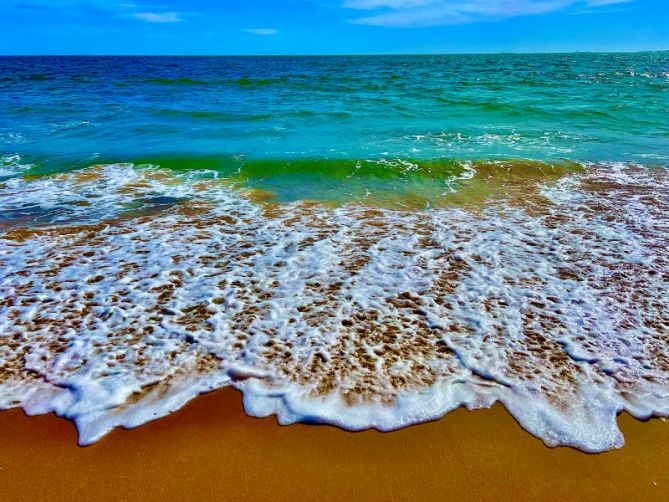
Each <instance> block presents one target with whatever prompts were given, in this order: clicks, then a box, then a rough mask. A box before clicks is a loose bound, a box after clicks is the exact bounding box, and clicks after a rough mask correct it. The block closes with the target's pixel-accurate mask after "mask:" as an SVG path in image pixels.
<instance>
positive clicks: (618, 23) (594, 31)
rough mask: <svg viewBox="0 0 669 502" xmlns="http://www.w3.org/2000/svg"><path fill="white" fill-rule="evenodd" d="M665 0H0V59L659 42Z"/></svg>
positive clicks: (667, 16)
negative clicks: (8, 56) (5, 56)
mask: <svg viewBox="0 0 669 502" xmlns="http://www.w3.org/2000/svg"><path fill="white" fill-rule="evenodd" d="M668 26H669V1H668V0H235V1H232V0H201V1H196V0H147V1H142V0H128V1H124V0H119V1H114V0H111V1H105V0H0V33H1V34H2V36H1V37H0V54H356V53H363V54H367V53H465V52H516V51H517V52H561V51H576V50H593V51H601V50H658V49H659V50H667V49H669V29H667V27H668Z"/></svg>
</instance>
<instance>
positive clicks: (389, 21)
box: [342, 0, 634, 27]
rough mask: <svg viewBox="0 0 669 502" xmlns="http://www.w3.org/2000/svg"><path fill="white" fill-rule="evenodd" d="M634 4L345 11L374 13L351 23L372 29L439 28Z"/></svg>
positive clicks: (357, 3)
mask: <svg viewBox="0 0 669 502" xmlns="http://www.w3.org/2000/svg"><path fill="white" fill-rule="evenodd" d="M632 1H634V0H345V1H344V3H343V5H342V6H343V7H344V8H346V9H354V10H360V11H371V12H372V14H371V15H367V16H362V17H357V18H354V19H352V20H351V22H353V23H355V24H365V25H371V26H395V27H417V26H440V25H453V24H465V23H474V22H479V21H492V20H500V19H507V18H513V17H520V16H537V15H541V14H547V13H550V12H558V11H561V10H565V9H568V8H570V7H580V8H591V9H596V8H598V7H604V6H607V5H615V4H622V3H628V2H632Z"/></svg>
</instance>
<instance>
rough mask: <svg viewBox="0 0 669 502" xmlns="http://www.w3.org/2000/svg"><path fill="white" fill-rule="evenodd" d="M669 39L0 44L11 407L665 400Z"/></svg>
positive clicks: (563, 441) (3, 379)
mask: <svg viewBox="0 0 669 502" xmlns="http://www.w3.org/2000/svg"><path fill="white" fill-rule="evenodd" d="M668 67H669V65H668V58H667V55H666V54H662V53H657V54H637V55H631V54H624V55H619V54H608V55H604V54H598V55H589V54H583V55H553V56H539V55H533V56H530V55H528V56H466V57H465V56H444V57H432V56H430V57H387V58H386V57H378V58H358V57H355V58H181V59H172V58H167V59H161V58H141V59H126V58H99V59H94V58H65V59H63V58H60V59H58V58H16V59H7V58H5V59H0V69H1V70H2V73H0V89H1V90H2V91H3V92H2V93H1V94H0V104H1V105H3V106H2V109H3V116H2V121H0V151H3V152H4V153H3V155H2V163H0V298H2V299H3V303H2V304H1V305H0V326H1V327H2V329H1V330H0V333H1V334H0V337H2V340H3V341H2V344H0V406H2V407H5V408H8V407H15V406H22V407H23V408H24V409H26V410H27V411H28V412H30V413H45V412H48V411H56V412H57V413H58V414H60V415H63V416H66V417H69V418H72V419H73V420H74V421H75V422H76V423H77V426H78V429H79V432H80V438H81V441H82V443H88V442H92V441H95V440H96V439H98V438H99V437H101V436H102V435H103V434H104V433H106V432H107V431H109V430H110V429H111V428H113V427H116V426H119V425H123V426H135V425H139V424H141V423H143V422H146V421H147V420H151V419H153V418H156V417H158V416H162V415H164V414H166V413H169V412H170V411H172V410H174V409H177V408H178V407H180V406H182V405H183V404H184V403H185V402H187V401H188V400H189V399H191V398H192V397H194V396H195V395H197V394H198V393H201V392H204V391H206V390H210V389H214V388H218V387H223V386H228V385H231V386H235V387H236V388H239V389H241V390H242V391H243V392H244V401H245V407H246V410H247V412H248V413H250V414H252V415H256V416H265V415H269V414H276V415H278V417H279V420H280V421H281V422H282V423H292V422H295V421H307V422H326V423H333V424H337V425H340V426H342V427H345V428H349V429H361V428H367V427H376V428H379V429H382V430H391V429H395V428H398V427H403V426H406V425H410V424H413V423H417V422H421V421H425V420H430V419H434V418H437V417H439V416H442V415H443V414H445V413H447V412H448V411H450V410H452V409H454V408H457V407H459V406H467V407H469V408H477V407H487V406H490V405H491V404H492V403H493V402H495V401H501V402H502V403H503V404H504V405H505V406H506V407H507V408H508V409H509V411H510V412H511V413H512V414H513V415H514V416H515V417H516V418H517V419H518V421H519V422H520V423H521V424H522V425H523V427H525V428H526V429H527V430H528V431H529V432H531V433H533V434H535V435H537V436H538V437H540V438H542V439H543V440H544V441H545V442H546V443H547V444H549V445H572V446H576V447H579V448H581V449H583V450H586V451H602V450H605V449H609V448H614V447H619V446H621V445H622V444H623V438H622V436H621V434H620V431H619V430H618V427H617V424H616V420H615V418H616V414H617V413H619V412H620V411H621V410H628V411H629V412H630V413H632V414H633V415H634V416H636V417H638V418H648V417H650V416H653V415H660V416H666V415H668V414H669V385H668V384H669V382H668V377H669V350H668V349H667V347H668V346H669V345H668V342H669V338H668V337H669V261H668V260H667V258H666V256H665V255H666V249H667V248H668V247H669V218H668V217H667V214H669V213H668V210H669V195H668V194H669V191H668V189H669V174H668V171H667V169H666V168H667V160H666V159H667V158H668V155H669V123H667V121H666V112H667V111H669V103H668V99H667V98H668V96H669V94H668V92H669V74H668V73H667V71H668Z"/></svg>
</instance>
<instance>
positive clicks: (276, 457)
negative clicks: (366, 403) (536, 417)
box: [0, 389, 669, 501]
mask: <svg viewBox="0 0 669 502" xmlns="http://www.w3.org/2000/svg"><path fill="white" fill-rule="evenodd" d="M620 424H621V428H622V430H623V432H624V434H625V437H626V440H627V445H626V446H625V447H624V448H623V449H622V450H617V451H611V452H607V453H604V454H600V455H588V454H584V453H581V452H578V451H576V450H573V449H570V448H557V449H550V448H546V447H545V446H544V445H543V443H541V441H539V440H538V439H536V438H534V437H532V436H530V435H529V434H528V433H526V432H525V431H523V430H522V429H521V428H520V427H519V426H518V425H517V424H516V422H515V421H514V420H513V419H512V418H511V417H510V416H509V415H508V414H507V413H506V411H505V410H504V409H503V408H502V407H501V406H499V405H497V406H495V407H494V408H493V409H492V410H486V411H474V412H467V411H465V410H458V411H456V412H454V413H452V414H450V415H448V416H446V417H445V418H443V419H441V420H438V421H436V422H432V423H427V424H422V425H418V426H414V427H410V428H408V429H403V430H400V431H397V432H393V433H380V432H377V431H365V432H360V433H351V432H346V431H342V430H340V429H337V428H335V427H330V426H313V425H312V426H309V425H293V426H288V427H280V426H277V425H276V422H275V420H274V419H272V418H268V419H261V420H259V419H254V418H249V417H247V416H246V415H244V412H243V409H242V406H241V400H240V396H239V394H237V393H236V392H235V391H233V390H231V389H226V390H222V391H217V392H214V393H211V394H208V395H204V396H201V397H200V398H198V399H196V400H195V401H193V402H192V403H190V404H189V405H188V406H186V407H185V408H184V409H182V410H181V411H179V412H177V413H174V414H172V415H170V416H168V417H166V418H164V419H161V420H158V421H155V422H152V423H149V424H147V425H144V426H142V427H139V428H138V429H134V430H130V431H127V430H116V431H114V432H112V433H111V434H110V435H109V436H107V437H106V438H104V439H102V440H101V441H99V442H98V443H96V444H94V445H93V446H89V447H86V448H81V447H78V446H77V445H76V431H75V429H74V427H73V425H72V424H71V423H69V422H67V421H65V420H63V419H59V418H56V417H55V416H53V415H50V416H41V417H26V416H25V415H24V414H23V412H22V411H20V410H12V411H7V412H2V413H0V487H1V489H0V490H1V491H0V499H3V500H139V499H141V500H201V499H216V500H319V499H320V500H322V499H325V500H334V499H339V500H351V499H357V500H409V499H411V500H426V499H432V500H434V499H439V500H444V499H455V498H462V499H467V500H472V499H475V500H568V499H576V498H578V499H581V500H607V501H611V500H623V499H632V498H634V499H635V500H668V499H669V470H667V465H669V424H667V423H665V422H663V421H660V420H653V421H651V422H648V423H641V422H638V421H636V420H634V419H632V418H631V417H629V416H626V415H623V416H621V417H620Z"/></svg>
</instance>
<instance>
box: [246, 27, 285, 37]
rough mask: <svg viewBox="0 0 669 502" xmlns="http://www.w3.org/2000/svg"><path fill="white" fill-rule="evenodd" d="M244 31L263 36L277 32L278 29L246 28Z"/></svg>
mask: <svg viewBox="0 0 669 502" xmlns="http://www.w3.org/2000/svg"><path fill="white" fill-rule="evenodd" d="M244 31H245V32H246V33H251V34H252V35H261V36H265V37H266V36H269V35H276V34H277V33H279V30H277V29H274V28H246V29H245V30H244Z"/></svg>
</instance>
